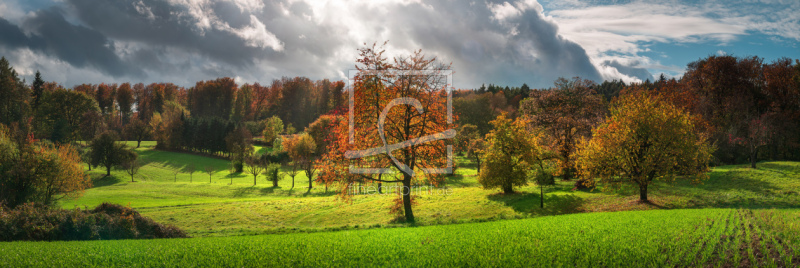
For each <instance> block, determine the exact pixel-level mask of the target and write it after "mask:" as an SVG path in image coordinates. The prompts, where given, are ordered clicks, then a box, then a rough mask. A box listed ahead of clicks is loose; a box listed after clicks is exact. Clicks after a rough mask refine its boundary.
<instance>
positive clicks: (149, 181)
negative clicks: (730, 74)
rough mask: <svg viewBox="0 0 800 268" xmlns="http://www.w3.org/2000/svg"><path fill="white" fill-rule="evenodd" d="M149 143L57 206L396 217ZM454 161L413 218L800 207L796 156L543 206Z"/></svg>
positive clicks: (263, 229)
mask: <svg viewBox="0 0 800 268" xmlns="http://www.w3.org/2000/svg"><path fill="white" fill-rule="evenodd" d="M132 144H133V145H135V143H132ZM154 145H155V144H154V143H153V142H143V143H142V148H139V149H137V152H138V153H139V154H140V156H141V160H142V163H143V164H144V166H143V167H142V168H141V170H140V174H137V175H136V177H135V180H136V182H130V177H129V176H128V175H127V174H125V173H124V172H123V171H117V170H115V171H113V172H112V176H111V177H104V175H105V172H104V171H102V170H96V169H95V170H92V171H91V172H90V174H91V175H92V177H93V178H95V187H94V188H91V189H88V190H87V191H86V193H85V194H84V196H83V197H81V198H79V199H76V200H67V201H65V202H63V203H62V207H65V208H73V207H75V206H79V207H83V206H89V207H93V206H95V205H97V204H100V203H102V202H112V203H119V204H123V205H130V206H132V207H134V208H136V209H137V210H139V211H140V212H141V213H143V214H144V215H146V216H149V217H152V218H153V219H155V220H156V221H158V222H163V223H169V224H173V225H176V226H178V227H180V228H183V229H185V230H187V231H188V232H189V233H190V234H191V235H193V236H229V235H242V234H259V233H274V232H292V231H301V230H320V229H330V228H354V226H360V227H363V226H378V225H381V226H386V225H397V224H394V223H393V222H394V221H393V220H394V219H395V218H396V215H391V214H389V209H388V208H389V206H390V204H391V202H392V200H393V199H394V198H396V197H397V195H396V194H372V195H358V196H353V197H352V198H351V199H350V201H344V200H341V199H340V197H338V188H336V187H331V188H330V189H328V191H327V192H326V191H325V188H324V187H322V186H317V185H315V188H314V189H313V190H312V191H310V192H308V191H307V186H308V181H307V177H306V176H305V174H304V173H302V172H300V173H299V174H298V175H297V176H296V178H295V187H294V188H293V189H290V188H291V184H292V183H291V180H290V179H289V178H288V176H286V175H285V173H284V176H285V177H284V179H283V180H282V181H280V183H279V187H272V184H271V183H269V182H267V181H266V180H265V177H264V176H263V175H259V177H258V181H257V185H256V186H253V176H252V175H250V174H246V173H230V162H229V161H228V160H225V159H218V158H211V157H204V156H199V155H192V154H185V153H178V152H167V151H160V150H155V149H153V148H152V147H153V146H154ZM457 160H458V162H459V164H460V165H459V166H460V167H459V168H458V169H457V172H458V175H456V176H451V177H448V178H447V181H446V183H445V184H443V185H440V186H439V188H438V189H437V192H435V193H433V194H430V193H422V194H420V195H418V201H419V204H418V205H417V206H415V207H414V212H415V215H416V217H417V221H418V224H420V225H432V224H450V223H464V222H473V221H486V220H498V219H515V218H528V217H538V216H546V215H561V214H571V213H581V212H600V211H624V210H650V209H663V208H666V209H670V208H740V207H743V208H770V207H777V208H800V194H798V191H800V190H798V189H800V163H796V162H765V163H760V164H759V169H757V170H752V169H750V168H748V167H747V166H724V167H717V168H714V169H713V170H712V172H711V173H710V174H709V175H710V179H709V180H707V181H705V182H704V183H703V184H700V185H692V184H689V183H685V182H676V183H672V184H668V183H659V184H656V185H654V186H652V187H651V188H650V189H651V193H650V199H651V201H652V203H653V204H641V203H639V202H636V201H637V199H638V195H637V194H636V192H635V190H634V189H622V190H619V191H615V192H602V191H600V190H598V189H595V190H593V191H591V190H583V191H572V189H573V187H574V181H561V180H557V181H556V185H555V186H550V187H546V188H545V207H544V208H540V207H539V189H538V187H537V186H535V185H529V186H527V187H522V188H520V189H519V193H517V194H512V195H504V194H501V193H500V192H499V191H498V190H484V189H482V188H481V187H480V185H479V184H478V183H477V180H476V177H475V174H476V171H475V167H474V164H472V163H471V161H469V160H467V159H464V158H461V157H459V158H457ZM191 165H194V166H195V168H196V171H195V173H194V174H193V175H191V176H190V174H189V173H188V172H187V171H188V167H190V166H191ZM206 166H211V167H212V168H213V172H212V173H211V182H209V176H208V174H207V173H206V172H205V171H204V168H205V167H206ZM286 170H287V167H284V171H286ZM176 171H177V173H176ZM190 177H191V179H190ZM176 181H177V182H176ZM231 182H232V184H231ZM384 186H390V185H384ZM445 187H446V190H445ZM445 191H446V192H445ZM444 193H446V194H444Z"/></svg>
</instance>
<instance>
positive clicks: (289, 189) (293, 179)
mask: <svg viewBox="0 0 800 268" xmlns="http://www.w3.org/2000/svg"><path fill="white" fill-rule="evenodd" d="M292 189H294V176H292V188H289V190H292Z"/></svg>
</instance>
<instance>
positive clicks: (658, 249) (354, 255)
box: [0, 209, 800, 267]
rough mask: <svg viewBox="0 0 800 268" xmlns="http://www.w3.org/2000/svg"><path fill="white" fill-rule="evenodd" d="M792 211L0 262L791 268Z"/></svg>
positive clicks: (252, 239)
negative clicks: (756, 267)
mask: <svg viewBox="0 0 800 268" xmlns="http://www.w3.org/2000/svg"><path fill="white" fill-rule="evenodd" d="M798 222H800V211H798V210H745V209H740V210H739V209H682V210H659V211H638V212H634V211H626V212H610V213H588V214H572V215H564V216H558V217H540V218H534V219H523V220H513V221H497V222H486V223H470V224H453V225H440V226H425V227H409V228H389V229H370V230H355V231H338V232H322V233H292V234H282V235H259V236H237V237H207V238H189V239H163V240H120V241H77V242H48V243H42V242H38V243H37V242H11V243H2V244H0V256H4V257H2V258H0V266H3V267H24V266H52V267H62V266H94V267H103V266H126V267H148V266H176V267H177V266H180V267H191V266H220V267H234V266H236V267H242V266H268V267H275V266H282V267H283V266H291V267H319V266H325V267H331V266H333V267H351V266H359V267H361V266H369V265H372V266H381V267H386V266H390V267H391V266H400V265H401V264H402V266H404V267H423V266H478V267H507V266H515V267H517V266H523V267H555V266H570V267H574V266H577V267H630V266H631V265H632V264H636V265H635V266H640V267H750V266H759V267H797V266H798V265H800V258H799V257H800V241H799V240H798V238H797V235H796V234H797V233H798V231H800V225H798V224H797V223H798Z"/></svg>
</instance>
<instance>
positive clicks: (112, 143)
mask: <svg viewBox="0 0 800 268" xmlns="http://www.w3.org/2000/svg"><path fill="white" fill-rule="evenodd" d="M90 147H91V148H92V165H94V166H103V167H105V168H106V176H111V168H112V167H114V166H118V165H121V164H123V163H125V161H127V160H128V159H130V158H131V157H133V155H135V153H134V152H133V151H131V150H129V149H128V148H127V146H126V145H125V144H124V143H120V142H119V136H118V135H117V133H115V132H113V131H106V132H103V133H101V134H100V135H98V136H97V137H96V138H95V139H94V140H92V143H91V145H90Z"/></svg>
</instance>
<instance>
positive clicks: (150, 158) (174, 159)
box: [137, 149, 230, 173]
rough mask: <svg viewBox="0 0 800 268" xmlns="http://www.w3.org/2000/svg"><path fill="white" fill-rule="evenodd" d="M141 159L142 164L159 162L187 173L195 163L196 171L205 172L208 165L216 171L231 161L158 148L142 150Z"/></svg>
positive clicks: (227, 165)
mask: <svg viewBox="0 0 800 268" xmlns="http://www.w3.org/2000/svg"><path fill="white" fill-rule="evenodd" d="M137 153H138V154H139V160H140V161H141V162H140V164H141V165H143V166H144V165H147V164H150V163H158V164H161V165H164V166H167V167H170V168H174V169H179V170H180V171H181V172H182V173H187V172H188V168H189V166H191V165H194V171H195V172H205V171H204V168H205V167H206V166H211V167H213V169H214V172H220V171H225V170H227V169H228V168H229V167H230V166H229V165H230V161H228V160H223V159H219V158H213V157H207V156H201V155H194V154H190V153H181V152H171V151H161V150H156V149H148V150H140V151H137Z"/></svg>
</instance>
